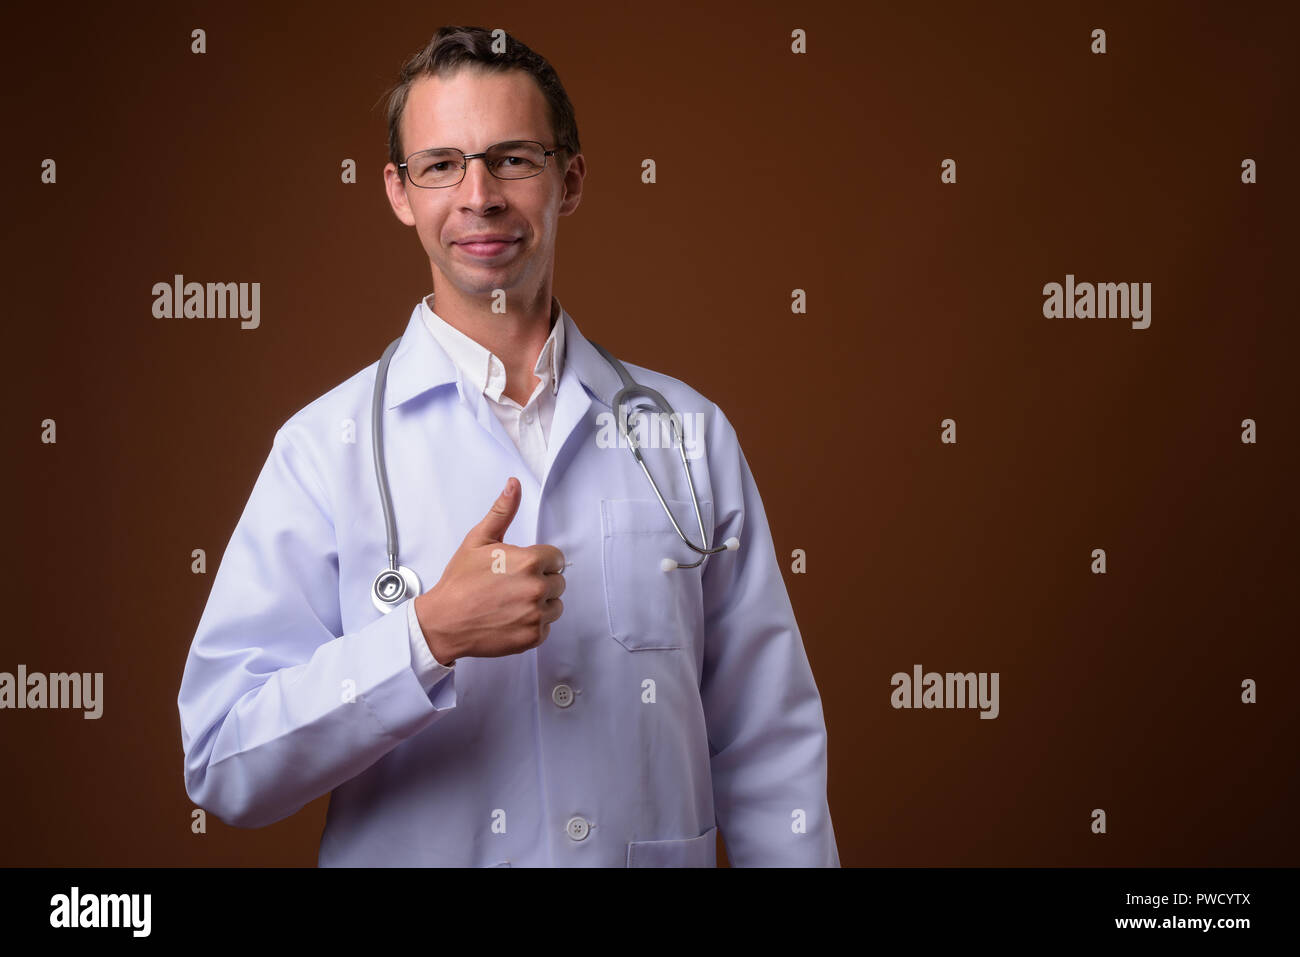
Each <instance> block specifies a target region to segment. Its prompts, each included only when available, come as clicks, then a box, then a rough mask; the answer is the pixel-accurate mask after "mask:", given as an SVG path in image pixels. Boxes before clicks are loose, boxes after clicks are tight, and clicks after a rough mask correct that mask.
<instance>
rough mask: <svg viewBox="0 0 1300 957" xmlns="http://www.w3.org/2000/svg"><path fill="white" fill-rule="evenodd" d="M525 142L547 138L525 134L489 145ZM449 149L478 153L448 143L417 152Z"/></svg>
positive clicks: (536, 141)
mask: <svg viewBox="0 0 1300 957" xmlns="http://www.w3.org/2000/svg"><path fill="white" fill-rule="evenodd" d="M524 142H527V143H542V144H545V143H546V140H544V139H537V138H536V137H533V136H527V135H525V136H511V137H507V138H506V139H503V140H493V141H492V142H491V143H489V144H488V145H489V146H496V145H497V144H499V143H524ZM486 148H487V147H484V149H486ZM449 149H459V150H461V152H464V153H477V152H478V150H467V149H463V148H462V147H459V146H447V145H445V144H444V145H441V146H426V147H424V148H423V149H420V150H416V152H417V153H422V152H424V150H449Z"/></svg>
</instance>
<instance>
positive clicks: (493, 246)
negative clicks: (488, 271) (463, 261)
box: [456, 239, 519, 259]
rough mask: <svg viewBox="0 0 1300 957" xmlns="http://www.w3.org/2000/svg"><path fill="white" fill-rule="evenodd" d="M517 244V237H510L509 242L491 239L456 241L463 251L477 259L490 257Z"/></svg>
mask: <svg viewBox="0 0 1300 957" xmlns="http://www.w3.org/2000/svg"><path fill="white" fill-rule="evenodd" d="M518 244H519V240H517V239H512V240H510V241H509V242H504V241H493V242H482V243H456V245H457V246H459V247H460V248H461V249H463V250H465V252H467V253H469V254H470V255H471V256H474V257H476V258H478V259H491V258H492V257H494V256H499V255H500V254H501V253H503V252H505V251H506V250H507V249H509V248H511V247H512V246H516V245H518Z"/></svg>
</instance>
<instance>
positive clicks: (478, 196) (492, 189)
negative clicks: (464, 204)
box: [460, 156, 501, 201]
mask: <svg viewBox="0 0 1300 957" xmlns="http://www.w3.org/2000/svg"><path fill="white" fill-rule="evenodd" d="M500 183H501V180H499V179H497V178H496V177H495V176H493V175H492V173H491V171H489V170H488V165H487V157H486V156H475V157H473V158H472V159H466V160H465V176H464V178H463V179H462V180H461V182H460V188H461V191H462V193H464V194H466V198H467V199H470V200H476V201H481V200H484V199H487V198H493V199H495V198H498V197H499V196H500Z"/></svg>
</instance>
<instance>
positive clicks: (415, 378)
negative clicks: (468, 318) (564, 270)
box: [373, 299, 623, 409]
mask: <svg viewBox="0 0 1300 957" xmlns="http://www.w3.org/2000/svg"><path fill="white" fill-rule="evenodd" d="M555 303H556V307H557V308H558V309H559V313H560V315H559V318H558V319H556V321H555V327H554V328H553V329H552V330H551V332H552V334H554V336H555V338H556V340H557V345H561V344H562V346H563V356H562V364H561V362H560V361H558V358H556V359H552V362H554V365H553V368H554V369H556V370H557V371H558V373H559V374H558V375H557V376H556V379H559V378H560V376H562V375H564V374H565V373H568V374H572V375H575V376H577V378H578V380H579V381H580V382H581V383H582V384H583V386H584V387H585V388H586V390H587V392H588V393H590V394H591V396H592V397H593V398H595V399H597V400H598V401H600V402H602V403H604V404H605V406H607V407H610V408H612V406H613V401H614V395H615V393H617V392H618V390H619V389H620V388H622V385H623V383H622V381H621V380H620V379H619V377H618V373H616V372H615V371H614V370H613V369H612V368H611V367H610V365H609V363H608V362H606V361H605V357H604V356H602V355H601V354H600V353H599V352H597V351H596V347H595V346H593V345H592V344H591V343H590V342H589V341H588V340H587V338H586V337H585V336H583V334H582V332H581V331H580V330H579V329H578V325H577V323H576V322H574V321H573V317H572V316H570V315H569V313H568V312H567V311H566V310H565V308H564V305H563V304H562V303H561V302H560V301H559V300H558V299H556V300H555ZM426 308H427V307H426V306H425V304H424V303H423V302H420V303H418V304H417V305H416V306H415V308H414V309H413V310H412V311H411V318H410V319H409V320H408V321H407V324H406V331H405V332H404V333H403V334H402V337H401V339H400V340H399V345H398V347H397V349H396V350H395V351H394V352H393V357H392V359H391V360H390V363H389V368H388V381H387V382H386V383H385V389H384V408H386V409H394V408H396V407H397V406H399V405H402V404H404V403H406V402H408V401H410V400H411V399H414V398H416V397H418V396H421V395H424V394H425V393H426V392H429V391H430V390H432V389H436V388H439V387H441V386H445V385H451V384H455V383H456V382H457V381H458V378H459V376H458V373H457V367H456V364H455V363H454V362H453V361H452V359H451V357H450V356H449V355H448V354H447V351H446V349H444V348H441V347H440V343H439V342H438V340H437V339H435V338H434V337H433V336H432V335H430V333H429V330H428V327H427V326H426V324H425V322H424V310H425V309H426ZM561 323H563V324H564V328H563V329H562V330H561V331H559V332H557V331H556V330H557V329H559V328H560V325H561ZM561 337H563V338H562V339H561ZM471 341H472V340H471ZM475 344H476V345H477V343H475ZM543 351H545V350H543ZM557 351H559V350H557ZM540 358H541V357H540V356H539V359H540ZM373 365H374V366H377V365H378V363H374V364H373ZM485 368H486V367H485ZM543 368H545V367H544V366H543ZM557 394H558V393H557Z"/></svg>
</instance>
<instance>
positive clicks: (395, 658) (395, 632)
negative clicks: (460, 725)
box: [353, 612, 456, 738]
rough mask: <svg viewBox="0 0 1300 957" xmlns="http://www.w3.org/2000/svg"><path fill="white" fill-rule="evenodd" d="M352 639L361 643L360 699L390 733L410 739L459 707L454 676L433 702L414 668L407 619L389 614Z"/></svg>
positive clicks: (359, 655)
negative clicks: (439, 715)
mask: <svg viewBox="0 0 1300 957" xmlns="http://www.w3.org/2000/svg"><path fill="white" fill-rule="evenodd" d="M353 637H356V638H358V639H359V640H360V644H359V645H358V651H359V654H358V661H357V668H358V670H359V671H360V674H359V676H358V681H357V687H358V698H359V699H360V700H362V701H363V702H364V703H365V704H366V706H367V707H368V708H369V710H370V712H371V713H372V714H373V715H374V717H375V720H377V721H378V722H379V723H380V724H381V725H382V726H383V727H384V729H385V730H386V731H388V732H389V733H390V734H393V735H395V736H397V737H402V738H405V737H409V736H410V735H412V734H415V733H416V732H417V731H419V730H421V729H422V728H423V727H425V726H426V725H427V724H428V723H429V721H430V719H431V718H434V717H437V716H438V712H441V711H445V710H447V709H448V708H452V707H455V704H456V692H455V686H454V681H455V677H454V676H453V675H448V680H447V681H445V682H443V683H442V687H440V688H438V689H437V694H436V695H435V698H434V699H431V698H430V694H429V690H428V689H426V688H424V687H423V686H422V684H421V682H420V679H419V678H418V677H417V675H416V673H415V671H414V669H413V668H412V667H411V650H412V649H411V642H410V626H409V623H408V619H407V617H406V616H405V615H402V614H398V613H396V612H394V613H391V614H387V615H384V616H383V617H382V618H379V619H377V620H375V621H373V622H371V623H370V624H369V625H366V626H365V627H364V628H362V629H361V630H360V631H358V632H357V633H356V635H355V636H353ZM435 699H436V700H435Z"/></svg>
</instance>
